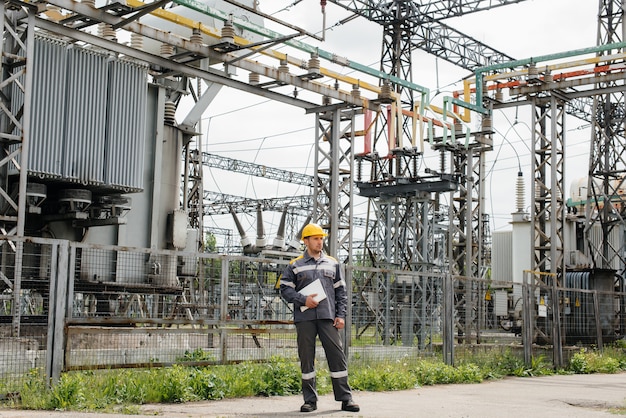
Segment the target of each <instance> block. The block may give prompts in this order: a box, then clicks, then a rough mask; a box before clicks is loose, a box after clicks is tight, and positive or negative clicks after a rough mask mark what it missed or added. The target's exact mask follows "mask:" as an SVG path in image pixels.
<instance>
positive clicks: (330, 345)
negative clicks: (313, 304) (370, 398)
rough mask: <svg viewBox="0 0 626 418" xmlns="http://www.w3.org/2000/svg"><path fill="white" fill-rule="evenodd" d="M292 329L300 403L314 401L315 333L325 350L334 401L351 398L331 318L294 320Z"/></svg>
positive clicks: (342, 357)
mask: <svg viewBox="0 0 626 418" xmlns="http://www.w3.org/2000/svg"><path fill="white" fill-rule="evenodd" d="M296 330H297V333H298V355H299V357H300V369H301V371H302V395H303V397H304V402H317V389H316V386H315V374H316V373H315V340H316V337H317V336H318V335H319V338H320V341H321V342H322V347H323V348H324V352H325V353H326V361H327V362H328V368H329V369H330V377H331V381H332V383H333V393H334V394H335V400H336V401H347V400H350V399H352V392H351V389H350V386H349V385H348V363H347V361H346V356H345V353H344V352H343V346H342V343H341V336H340V334H339V330H338V329H337V328H335V327H334V326H333V321H332V320H331V319H318V320H314V321H302V322H297V323H296Z"/></svg>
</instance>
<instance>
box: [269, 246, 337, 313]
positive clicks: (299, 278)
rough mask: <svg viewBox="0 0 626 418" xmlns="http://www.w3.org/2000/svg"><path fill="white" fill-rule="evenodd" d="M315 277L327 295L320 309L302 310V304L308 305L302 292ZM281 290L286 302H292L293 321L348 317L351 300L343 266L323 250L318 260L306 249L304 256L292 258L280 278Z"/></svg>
mask: <svg viewBox="0 0 626 418" xmlns="http://www.w3.org/2000/svg"><path fill="white" fill-rule="evenodd" d="M316 279H320V281H321V282H322V286H323V287H324V291H325V292H326V296H327V297H326V299H324V300H322V301H321V302H320V303H319V305H317V308H314V309H307V310H305V311H304V312H302V311H301V310H300V307H301V306H304V305H305V303H306V296H304V295H303V294H301V293H299V291H300V290H301V289H302V288H303V287H305V286H307V285H309V284H311V283H312V282H313V281H315V280H316ZM280 293H281V295H282V296H283V298H284V299H285V300H286V301H287V302H289V303H293V308H294V318H293V320H294V322H300V321H312V320H315V319H333V320H334V319H335V318H343V319H345V318H346V309H347V304H348V300H347V293H346V282H345V280H344V278H343V273H342V271H341V266H340V265H339V262H338V261H337V260H336V259H334V258H333V257H330V256H328V255H326V254H324V253H322V256H321V257H320V258H319V259H318V260H315V259H314V258H313V257H311V256H310V255H309V254H308V252H307V251H306V250H305V251H304V253H303V254H302V255H301V256H299V257H297V258H294V259H293V260H291V262H290V263H289V265H288V266H287V267H285V270H284V271H283V274H282V276H281V278H280Z"/></svg>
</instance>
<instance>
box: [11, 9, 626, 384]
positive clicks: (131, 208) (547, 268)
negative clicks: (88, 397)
mask: <svg viewBox="0 0 626 418" xmlns="http://www.w3.org/2000/svg"><path fill="white" fill-rule="evenodd" d="M275 3H278V2H269V1H257V0H200V1H198V0H173V1H172V0H155V1H152V2H143V1H140V0H107V1H106V2H99V1H94V0H84V1H75V0H50V1H46V2H39V1H34V2H33V1H29V2H27V1H20V0H9V1H5V2H2V4H1V5H0V7H1V9H2V10H1V13H0V16H1V19H2V31H3V34H4V36H3V43H2V75H1V77H2V81H1V84H0V86H1V93H2V94H1V95H0V127H1V129H0V141H1V142H2V145H3V147H2V148H3V155H2V158H1V159H0V203H1V207H2V214H1V218H0V227H1V229H0V233H1V234H2V240H3V241H2V247H1V248H2V258H1V262H0V279H1V280H0V286H2V287H1V288H0V290H1V292H0V336H1V338H0V346H1V347H2V350H0V351H2V354H0V379H10V378H11V377H15V376H21V375H22V374H24V373H25V372H26V371H28V370H30V369H32V368H40V369H41V370H43V371H45V373H46V376H49V377H51V378H52V379H58V377H59V375H60V373H62V372H64V371H69V370H81V369H90V368H113V367H145V366H146V365H155V364H156V365H169V364H173V363H177V362H184V359H187V360H189V358H188V357H185V356H186V355H188V354H189V353H199V352H201V353H203V355H202V356H201V358H193V359H192V360H194V361H195V362H196V363H202V362H205V363H227V362H235V361H245V360H263V359H267V358H268V357H269V356H271V355H276V354H281V355H285V353H287V354H289V353H291V354H294V353H295V343H294V340H293V327H291V322H290V319H291V309H292V308H291V306H289V305H288V304H286V303H285V302H284V301H283V300H282V299H281V298H280V296H279V294H278V292H277V288H276V283H277V280H278V278H279V277H280V274H281V272H282V270H283V269H284V267H285V265H286V264H287V263H288V262H289V260H290V259H292V258H294V257H296V256H297V255H298V254H300V253H301V251H302V249H303V248H302V243H301V241H300V231H301V229H302V228H303V227H304V225H306V224H307V223H309V222H316V223H318V224H319V225H320V226H321V227H322V228H323V229H324V230H325V231H326V232H327V233H328V237H327V239H326V252H327V253H328V254H329V255H331V256H333V257H336V258H337V259H339V260H340V261H341V262H342V263H343V264H344V267H345V276H346V282H347V283H348V284H349V286H348V287H349V288H350V290H351V291H350V292H351V293H350V297H351V302H352V303H351V310H350V312H349V316H350V318H349V321H348V322H347V323H348V326H347V333H346V341H347V346H348V347H349V350H350V352H359V353H361V354H362V355H369V356H385V357H397V356H402V355H407V354H408V355H413V354H415V353H420V352H429V353H437V354H438V355H441V356H443V358H444V360H445V361H446V362H447V363H450V364H454V357H455V348H456V347H458V346H459V345H466V346H472V347H475V346H480V345H481V344H482V345H490V344H495V343H497V342H498V341H500V342H502V341H504V342H505V343H506V344H512V345H514V346H516V347H519V350H520V352H523V355H524V358H525V360H527V361H529V360H530V358H531V356H532V355H533V353H535V352H536V350H544V351H546V352H547V353H549V357H550V358H551V359H552V361H553V362H554V364H555V365H557V366H558V365H561V364H563V362H564V359H565V357H566V356H567V354H568V352H569V350H570V349H571V348H572V347H579V346H581V345H586V344H589V345H594V346H599V347H602V345H603V344H608V343H612V342H614V341H616V340H619V339H622V338H624V332H625V331H626V316H625V309H626V288H625V283H626V282H625V279H624V273H625V269H626V240H625V231H626V230H625V227H626V221H625V216H626V204H625V202H624V200H625V199H626V194H625V193H624V190H626V186H625V185H624V181H625V180H626V161H625V156H626V138H625V132H624V126H625V120H624V117H625V115H626V111H625V109H624V102H625V100H624V92H625V91H626V85H625V83H624V78H625V76H626V62H625V59H626V55H625V54H626V53H625V52H624V49H625V47H626V40H624V39H623V24H624V22H623V20H624V12H625V11H624V9H623V6H624V5H623V4H622V2H617V1H614V0H604V1H600V2H599V10H597V14H595V15H594V16H590V17H589V18H588V19H589V21H588V25H594V27H597V39H590V40H589V42H588V43H585V44H581V45H579V46H576V47H575V48H570V49H567V50H553V51H551V52H550V53H547V54H529V56H526V57H516V58H513V57H511V56H508V55H506V54H505V53H502V52H499V50H498V49H496V48H493V47H490V46H488V45H486V44H484V43H482V42H481V41H479V40H477V39H475V38H472V37H471V36H468V35H466V34H464V33H463V32H461V31H459V30H456V29H454V28H453V27H452V26H453V25H450V24H449V23H450V22H451V21H453V22H461V21H462V20H463V18H464V17H471V16H474V15H481V14H484V13H487V12H489V11H491V10H496V9H497V10H500V11H501V13H504V12H505V11H506V10H509V9H510V10H517V9H515V8H516V7H518V4H519V3H525V2H524V1H523V0H501V1H499V2H492V1H480V0H466V1H460V2H459V1H455V2H449V1H405V0H393V1H388V2H384V3H380V2H371V1H356V0H351V1H346V0H323V1H320V2H316V1H313V0H310V1H304V2H303V1H302V0H301V1H295V2H288V3H290V4H284V5H282V6H281V5H277V4H275ZM280 3H283V2H280ZM285 3H287V2H285ZM300 3H302V4H300ZM304 3H308V7H311V4H313V3H314V4H315V7H314V10H315V15H310V14H305V17H306V19H305V20H303V21H302V23H298V19H296V18H295V17H294V18H293V19H292V18H290V16H292V13H293V16H299V17H302V15H297V14H296V12H297V11H298V10H299V7H303V5H304ZM535 3H537V2H535ZM511 13H514V12H511ZM332 16H341V18H340V20H339V21H338V22H334V21H331V17H332ZM312 21H314V22H316V23H315V25H313V24H311V22H312ZM358 21H362V22H364V23H367V24H368V25H374V26H375V27H376V28H378V29H379V30H380V34H381V38H380V39H379V40H378V41H377V42H378V43H377V44H375V45H368V46H367V48H369V49H375V50H379V48H380V51H381V54H380V56H379V57H378V58H377V59H378V62H377V63H376V64H375V65H370V64H369V63H367V64H366V63H363V62H358V60H353V58H352V57H350V56H349V55H348V56H342V55H339V54H337V53H335V52H333V51H334V48H335V47H334V45H333V44H331V43H330V42H331V40H332V39H333V38H332V33H331V32H332V31H331V29H332V28H333V27H335V26H338V25H343V24H347V23H348V22H351V23H353V22H358ZM313 26H315V29H312V28H313ZM370 27H372V26H370ZM359 36H360V35H359V34H358V33H356V32H355V33H354V38H355V39H354V40H349V41H353V42H356V41H357V39H358V38H359ZM334 39H336V38H334ZM555 44H556V43H555ZM381 46H382V47H381ZM416 51H420V53H425V54H429V55H430V56H432V57H435V58H436V59H437V60H439V61H441V62H445V63H447V65H450V67H451V68H454V69H455V73H456V74H457V75H456V76H455V77H456V78H455V79H456V80H457V83H456V84H455V85H454V86H452V87H449V89H448V90H445V89H439V88H437V87H433V86H429V85H428V84H427V83H423V82H421V80H420V79H419V78H418V77H417V76H416V75H415V74H417V72H418V71H417V69H418V64H419V63H418V62H414V58H415V56H416ZM239 94H245V95H246V97H255V98H260V99H263V100H264V101H265V102H264V103H265V104H264V105H263V106H273V105H278V106H283V107H289V108H293V109H297V110H298V111H299V112H300V113H301V114H302V115H304V116H305V117H306V118H307V120H308V121H309V122H308V123H309V125H310V126H313V128H310V129H308V130H306V131H305V132H306V133H305V134H304V136H309V137H308V138H307V144H308V145H310V158H309V162H310V163H311V166H310V167H307V169H305V167H304V166H301V168H302V169H301V170H298V169H286V168H278V167H277V166H276V165H277V164H276V162H277V160H274V162H273V163H274V165H272V162H270V161H259V160H245V159H242V158H238V154H240V153H242V150H241V149H240V148H239V147H240V145H239V144H238V143H237V142H236V141H232V144H228V145H227V148H228V150H229V152H230V153H228V154H227V153H223V154H220V153H217V152H208V151H207V150H206V149H204V148H207V147H209V148H210V147H211V144H212V142H217V141H218V138H214V137H212V131H211V130H210V129H209V128H208V127H207V126H206V124H203V122H202V121H203V120H204V118H207V115H208V117H211V115H215V114H217V113H219V112H220V110H221V109H216V108H215V107H212V104H213V103H215V102H217V101H222V102H223V100H224V99H225V98H228V97H230V95H239ZM238 97H240V96H238ZM243 105H245V103H244V104H243ZM243 105H242V106H243ZM506 112H514V113H515V120H516V122H515V123H518V120H519V121H521V122H520V123H523V124H524V125H525V126H527V127H528V137H527V138H524V143H523V144H521V145H518V146H519V147H520V148H522V147H523V148H525V149H528V154H529V156H530V157H529V165H524V166H522V164H521V163H520V164H519V173H518V175H517V177H516V179H515V181H516V183H514V184H511V185H507V186H500V187H508V188H510V189H515V191H516V192H515V195H514V199H512V201H511V202H510V206H511V207H510V212H511V213H510V219H509V220H508V224H509V228H507V229H506V230H498V231H493V232H492V227H491V225H492V219H490V207H489V205H488V204H487V201H486V196H487V191H488V188H489V189H490V194H491V198H492V199H493V195H494V194H495V195H497V191H494V190H493V188H492V186H491V185H488V184H487V183H488V180H489V179H490V177H489V175H490V173H488V171H489V168H488V163H487V162H488V161H490V158H493V157H492V156H491V155H492V154H493V153H495V152H496V151H497V150H499V149H500V148H501V147H502V144H501V142H503V138H502V135H500V134H498V133H501V132H504V131H507V128H508V127H509V126H508V125H507V126H498V124H499V123H502V120H503V119H502V117H501V115H502V114H505V113H506ZM277 113H278V112H277ZM285 119H286V118H282V119H281V117H280V115H277V118H276V120H269V119H261V120H259V119H255V120H252V119H251V120H240V121H238V122H237V123H236V124H234V126H231V127H230V128H229V129H231V130H233V131H236V130H238V129H239V130H243V129H247V128H249V127H250V126H251V125H254V124H258V125H259V127H257V128H258V129H260V127H264V128H265V127H278V126H280V125H283V124H285V123H286V120H285ZM571 120H577V121H580V122H581V123H584V124H586V125H588V126H589V127H590V128H589V138H588V145H586V146H587V147H588V149H589V158H588V160H587V161H586V162H585V164H584V167H577V168H576V172H577V174H578V175H579V178H577V179H570V178H566V176H565V172H566V166H567V161H568V158H567V156H568V145H569V142H568V135H569V134H571V131H570V130H569V129H568V127H567V123H566V121H571ZM308 127H309V126H307V128H308ZM511 127H512V125H511ZM285 129H286V128H285ZM510 130H511V129H509V131H510ZM509 131H507V132H509ZM299 135H300V137H302V136H303V134H299ZM220 140H224V139H223V138H220ZM228 140H229V139H228V138H227V139H226V140H224V141H226V142H228ZM504 140H507V139H506V138H504ZM507 141H508V140H507ZM294 142H295V139H294ZM284 148H285V149H283V150H280V151H281V152H282V154H281V157H280V158H281V159H282V161H285V160H290V159H293V160H294V161H295V160H296V156H295V153H296V152H295V151H292V150H290V149H288V147H287V146H285V147H284ZM276 153H277V154H278V151H276ZM290 153H291V155H290ZM518 160H519V156H518ZM282 167H286V165H282ZM209 170H210V172H211V173H214V172H219V173H220V174H219V175H218V177H219V178H218V181H215V179H213V180H214V181H213V182H209V181H208V180H209V179H208V178H207V173H208V172H209ZM212 175H213V174H212ZM235 176H242V177H235ZM239 178H259V179H263V180H264V181H270V182H277V183H288V184H290V185H293V186H294V187H293V189H290V190H293V192H290V193H289V194H287V195H277V194H276V193H271V192H264V193H262V194H260V195H257V196H255V197H250V196H246V195H245V193H244V192H243V189H244V187H243V186H242V184H243V183H244V181H239V180H237V179H239ZM215 184H219V185H220V187H219V188H216V187H212V186H213V185H215ZM526 190H529V191H530V193H529V194H528V195H529V196H530V198H529V199H528V198H527V194H526ZM357 202H358V204H357ZM357 207H358V208H359V209H358V210H357V209H356V208H357ZM364 207H365V208H366V209H365V210H363V209H362V208H364ZM269 218H271V219H272V220H273V219H278V221H276V222H274V221H272V222H271V223H268V222H267V219H269ZM249 219H254V223H253V226H252V227H250V222H249V221H248V220H249ZM364 341H365V342H367V343H365V342H364ZM0 387H2V388H3V390H4V388H5V386H0ZM6 387H7V388H8V389H6V390H7V391H10V387H8V386H6Z"/></svg>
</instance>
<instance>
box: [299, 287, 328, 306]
mask: <svg viewBox="0 0 626 418" xmlns="http://www.w3.org/2000/svg"><path fill="white" fill-rule="evenodd" d="M300 294H302V295H304V296H309V295H313V294H317V296H315V297H314V298H313V299H314V300H315V301H316V302H318V303H319V302H321V301H323V300H324V299H326V292H324V286H322V282H321V281H320V279H317V280H315V281H314V282H312V283H311V284H308V285H306V286H304V287H303V288H302V289H300ZM307 309H309V308H308V306H300V311H301V312H304V311H306V310H307Z"/></svg>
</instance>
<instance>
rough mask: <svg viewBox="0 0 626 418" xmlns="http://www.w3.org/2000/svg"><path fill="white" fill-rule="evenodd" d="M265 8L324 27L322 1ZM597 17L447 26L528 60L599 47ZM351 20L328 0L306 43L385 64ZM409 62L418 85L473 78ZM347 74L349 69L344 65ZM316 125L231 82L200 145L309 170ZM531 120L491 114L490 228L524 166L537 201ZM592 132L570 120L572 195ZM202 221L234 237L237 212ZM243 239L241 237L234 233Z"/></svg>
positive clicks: (526, 14) (573, 5)
mask: <svg viewBox="0 0 626 418" xmlns="http://www.w3.org/2000/svg"><path fill="white" fill-rule="evenodd" d="M293 3H298V4H297V5H295V6H292V7H290V8H289V9H287V10H284V8H285V5H292V4H293ZM260 7H261V10H263V11H264V12H265V13H268V14H273V15H274V16H275V17H277V18H279V19H282V20H284V21H288V22H289V23H291V24H292V25H296V26H300V27H303V28H305V29H306V30H308V31H309V32H319V31H320V29H321V27H322V15H321V13H320V6H319V2H318V1H313V0H304V1H300V2H297V1H277V0H261V2H260ZM279 11H280V12H279ZM277 12H278V13H277ZM597 14H598V2H597V1H591V0H528V1H525V2H522V3H520V4H515V5H510V6H505V7H500V8H496V9H493V10H490V11H486V12H480V13H475V14H472V15H467V16H463V17H461V18H455V19H450V20H449V21H446V22H445V23H446V24H448V25H449V26H451V27H453V28H455V29H457V30H459V31H461V32H463V33H465V34H467V35H469V36H472V37H474V38H475V39H477V40H479V41H481V42H483V43H485V44H486V45H488V46H490V47H492V48H494V49H496V50H499V51H502V52H503V53H505V54H507V55H509V56H512V57H514V58H516V59H523V58H530V57H533V56H534V57H537V56H540V55H547V54H552V53H558V52H564V51H569V50H576V49H581V48H586V47H591V46H594V45H595V42H596V32H597ZM346 16H347V14H346V12H345V11H343V9H340V8H338V7H337V6H335V5H333V4H330V3H329V4H328V5H327V17H326V19H327V20H326V23H327V27H332V28H331V29H327V30H326V33H325V37H326V40H325V42H323V43H319V42H317V41H315V40H312V39H307V38H299V39H300V40H301V41H303V42H305V43H308V44H312V45H319V47H320V48H321V49H323V50H325V51H328V52H332V53H336V54H337V55H339V56H344V57H347V58H348V59H350V60H351V61H354V62H358V63H360V64H364V65H368V66H370V67H371V68H373V69H376V70H378V69H379V63H380V55H381V52H380V51H381V48H382V29H381V28H380V27H378V26H377V25H376V24H373V23H371V22H368V21H366V20H364V19H362V18H357V19H354V20H352V21H350V22H349V23H347V24H345V25H341V26H336V27H334V25H335V24H336V23H337V22H338V21H339V20H341V19H343V18H345V17H346ZM269 26H270V25H269V24H268V27H269ZM272 28H273V29H274V30H277V31H280V32H281V33H285V34H288V33H290V30H289V29H286V28H283V29H276V28H275V27H274V26H272ZM283 52H286V51H283ZM299 57H300V58H308V57H306V56H305V55H304V53H303V52H300V55H299ZM412 64H413V82H415V83H417V84H419V85H422V86H425V87H428V88H430V89H431V91H436V90H438V89H440V90H443V91H449V90H451V89H453V88H454V89H456V88H458V84H457V83H458V82H459V81H460V80H462V79H463V78H464V77H466V76H468V75H469V73H468V72H467V71H465V70H463V69H461V68H458V67H455V66H453V65H451V64H448V63H447V62H444V61H442V60H440V59H436V58H434V57H432V56H430V55H428V54H426V53H424V52H422V51H416V52H415V53H414V57H413V61H412ZM322 65H325V63H322ZM340 71H342V73H343V74H350V71H349V70H346V69H340ZM515 121H517V123H515ZM314 122H315V117H314V115H305V113H304V110H302V109H299V108H294V107H290V106H287V105H284V104H280V103H275V102H271V101H268V100H267V99H265V98H263V97H259V96H254V95H249V94H245V93H242V92H238V91H235V90H232V89H227V88H224V89H223V90H222V92H221V93H220V95H219V96H218V98H217V99H216V100H215V101H214V102H213V103H212V104H211V106H210V107H209V109H208V111H207V112H206V115H205V118H204V119H203V121H202V132H204V133H205V135H204V140H203V145H202V146H203V151H206V152H210V153H215V154H219V155H223V156H225V157H229V158H235V159H240V160H243V161H247V162H255V163H258V164H264V165H267V166H271V167H276V168H280V169H285V170H290V171H296V172H304V173H307V174H311V175H312V174H313V166H314V163H313V161H314V145H313V144H314V141H315V133H314ZM530 123H531V121H530V117H529V116H528V109H520V110H519V111H518V112H517V116H516V112H515V111H514V110H511V111H507V112H502V111H498V112H496V114H494V129H495V131H496V134H495V136H494V150H493V151H492V152H490V153H489V156H488V161H487V168H488V172H489V175H488V179H487V185H486V189H487V190H486V197H487V205H488V207H487V212H488V213H489V214H490V216H491V218H492V223H491V228H492V232H494V231H499V230H504V229H509V228H510V226H509V224H508V222H509V221H510V213H511V212H513V211H515V209H516V208H515V194H514V192H515V181H516V177H517V172H518V167H519V166H521V168H522V171H523V173H524V178H525V180H526V202H527V203H526V205H527V206H528V205H529V204H530V197H529V196H530V191H529V190H528V189H529V185H530V178H531V176H532V173H531V169H530V163H531V160H530V155H529V149H530V146H531V145H530ZM590 135H591V131H590V128H589V127H588V126H587V124H586V123H585V122H584V121H581V120H577V119H573V118H568V121H567V125H566V144H567V147H566V155H567V158H566V187H565V190H566V191H569V184H571V182H572V181H573V180H574V179H577V178H579V177H582V176H585V175H586V172H587V166H588V153H589V139H590ZM428 154H429V153H428V152H427V155H428ZM426 160H427V161H432V163H431V164H433V165H434V168H437V166H438V157H437V158H436V159H432V157H426ZM204 182H205V186H204V187H205V189H207V190H214V191H217V192H222V193H226V194H230V195H238V196H245V197H251V198H271V197H284V196H289V195H300V194H307V193H308V192H309V190H307V188H305V187H303V186H294V185H291V184H288V183H282V182H276V181H270V180H265V179H260V178H256V177H248V176H241V175H237V174H235V173H230V172H228V173H226V172H223V171H222V170H218V169H210V170H205V177H204ZM567 197H569V196H567ZM366 209H367V205H365V204H363V203H360V204H358V205H357V206H356V207H355V216H359V217H365V211H366ZM240 220H241V221H242V224H243V225H244V228H246V229H247V230H248V237H249V238H252V239H254V237H255V234H256V219H255V214H251V215H250V216H243V215H240ZM279 220H280V214H279V213H276V214H274V213H266V214H264V221H265V231H266V234H267V236H268V238H269V240H271V239H272V238H273V236H274V234H275V231H276V228H277V227H278V222H279ZM205 226H218V227H222V228H232V229H233V231H234V232H235V233H236V230H235V229H234V227H233V224H232V221H231V219H230V216H225V217H214V218H209V219H206V220H205ZM237 241H238V237H237V236H235V242H237Z"/></svg>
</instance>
